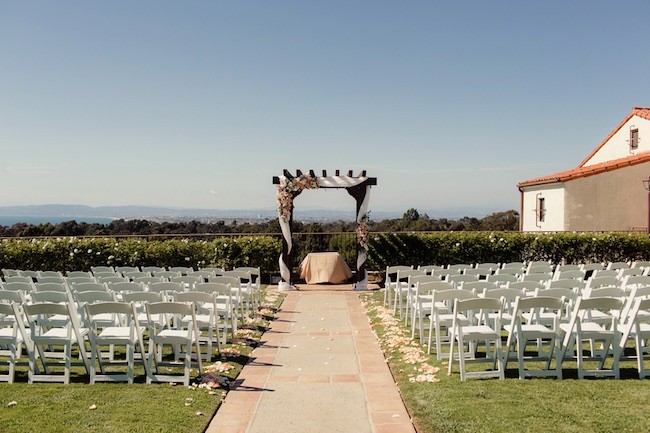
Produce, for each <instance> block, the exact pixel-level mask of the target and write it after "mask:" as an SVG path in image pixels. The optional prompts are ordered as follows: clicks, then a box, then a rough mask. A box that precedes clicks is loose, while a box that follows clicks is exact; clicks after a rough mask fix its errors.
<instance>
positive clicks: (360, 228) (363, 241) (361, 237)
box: [354, 215, 369, 250]
mask: <svg viewBox="0 0 650 433" xmlns="http://www.w3.org/2000/svg"><path fill="white" fill-rule="evenodd" d="M367 221H368V217H367V215H366V216H364V217H363V218H362V219H361V221H359V222H358V223H357V226H356V227H355V228H354V232H355V233H356V235H357V242H358V243H359V245H361V247H363V248H365V249H366V250H367V249H368V238H369V233H368V224H367Z"/></svg>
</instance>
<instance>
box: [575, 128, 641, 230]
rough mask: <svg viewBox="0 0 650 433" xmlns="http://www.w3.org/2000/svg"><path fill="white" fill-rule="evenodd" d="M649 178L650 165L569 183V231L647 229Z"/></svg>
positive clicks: (614, 171) (626, 168) (639, 165)
mask: <svg viewBox="0 0 650 433" xmlns="http://www.w3.org/2000/svg"><path fill="white" fill-rule="evenodd" d="M648 141H650V135H649V136H648ZM648 175H650V162H646V163H642V164H637V165H633V166H630V167H625V168H619V169H617V170H613V171H608V172H604V173H600V174H597V175H594V176H588V177H583V178H580V179H574V180H571V181H569V182H566V183H565V184H564V185H565V203H566V213H565V223H564V226H565V230H568V231H610V230H640V229H644V230H645V229H646V228H647V227H648V191H646V189H645V188H644V186H643V183H642V181H643V180H644V179H648Z"/></svg>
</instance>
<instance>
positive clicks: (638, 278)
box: [622, 268, 650, 290]
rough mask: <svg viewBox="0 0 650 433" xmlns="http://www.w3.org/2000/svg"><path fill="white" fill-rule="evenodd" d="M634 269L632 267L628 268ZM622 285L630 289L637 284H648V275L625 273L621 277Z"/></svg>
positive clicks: (649, 279) (649, 281)
mask: <svg viewBox="0 0 650 433" xmlns="http://www.w3.org/2000/svg"><path fill="white" fill-rule="evenodd" d="M630 269H634V268H630ZM622 286H623V287H625V288H626V289H628V290H629V289H631V288H633V287H638V286H650V276H648V275H627V276H626V277H625V278H623V284H622Z"/></svg>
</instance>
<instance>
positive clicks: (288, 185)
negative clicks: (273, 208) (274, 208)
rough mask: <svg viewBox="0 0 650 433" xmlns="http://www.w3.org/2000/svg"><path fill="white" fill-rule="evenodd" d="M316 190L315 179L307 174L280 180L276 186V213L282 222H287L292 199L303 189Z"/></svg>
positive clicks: (316, 183) (291, 207)
mask: <svg viewBox="0 0 650 433" xmlns="http://www.w3.org/2000/svg"><path fill="white" fill-rule="evenodd" d="M315 188H318V182H317V181H316V178H315V177H313V176H311V175H309V174H301V175H300V176H298V177H292V178H291V179H287V178H282V179H280V184H279V185H278V213H279V214H280V218H281V219H283V220H284V221H288V220H289V216H290V215H291V211H292V210H293V199H294V198H295V197H296V196H297V195H298V194H300V193H301V192H302V191H303V190H305V189H315Z"/></svg>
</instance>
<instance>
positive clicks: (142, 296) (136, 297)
mask: <svg viewBox="0 0 650 433" xmlns="http://www.w3.org/2000/svg"><path fill="white" fill-rule="evenodd" d="M122 299H123V300H124V302H135V303H142V302H163V301H164V299H163V295H162V293H156V292H127V293H123V294H122Z"/></svg>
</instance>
